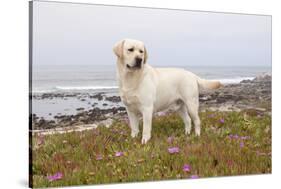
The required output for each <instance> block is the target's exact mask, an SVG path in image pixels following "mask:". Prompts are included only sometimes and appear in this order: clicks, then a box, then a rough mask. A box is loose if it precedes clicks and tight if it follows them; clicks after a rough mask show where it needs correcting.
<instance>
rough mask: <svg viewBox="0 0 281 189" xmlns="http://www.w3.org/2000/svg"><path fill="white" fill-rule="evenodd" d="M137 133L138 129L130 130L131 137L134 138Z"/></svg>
mask: <svg viewBox="0 0 281 189" xmlns="http://www.w3.org/2000/svg"><path fill="white" fill-rule="evenodd" d="M138 133H139V132H138V131H137V132H135V131H132V132H131V137H132V138H135V137H136V136H138Z"/></svg>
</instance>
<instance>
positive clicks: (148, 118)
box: [141, 107, 153, 144]
mask: <svg viewBox="0 0 281 189" xmlns="http://www.w3.org/2000/svg"><path fill="white" fill-rule="evenodd" d="M152 113H153V108H152V107H146V108H144V109H143V112H142V115H143V131H142V140H141V143H142V144H145V143H147V141H149V139H150V137H151V126H152Z"/></svg>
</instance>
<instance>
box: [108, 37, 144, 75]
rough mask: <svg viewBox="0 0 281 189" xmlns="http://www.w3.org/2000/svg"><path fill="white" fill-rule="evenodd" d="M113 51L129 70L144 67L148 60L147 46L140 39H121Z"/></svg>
mask: <svg viewBox="0 0 281 189" xmlns="http://www.w3.org/2000/svg"><path fill="white" fill-rule="evenodd" d="M113 51H114V53H115V54H116V56H117V58H118V59H119V60H120V61H118V62H119V63H120V64H122V66H125V67H126V69H127V70H129V71H134V70H139V69H142V68H143V65H144V64H145V63H146V60H147V52H146V49H145V46H144V44H143V42H141V41H138V40H133V39H124V40H121V41H119V42H117V43H116V44H115V45H114V47H113Z"/></svg>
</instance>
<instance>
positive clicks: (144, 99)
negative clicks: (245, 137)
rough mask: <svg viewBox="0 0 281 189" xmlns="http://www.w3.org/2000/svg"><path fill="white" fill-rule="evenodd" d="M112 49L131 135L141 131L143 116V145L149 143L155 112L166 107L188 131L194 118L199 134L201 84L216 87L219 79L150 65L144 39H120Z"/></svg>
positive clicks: (209, 87)
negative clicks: (181, 121)
mask: <svg viewBox="0 0 281 189" xmlns="http://www.w3.org/2000/svg"><path fill="white" fill-rule="evenodd" d="M113 51H114V53H115V54H116V56H117V79H118V85H119V93H120V96H121V99H122V102H123V103H124V104H125V106H126V110H127V113H128V117H129V121H130V126H131V136H132V137H135V136H137V134H138V132H139V118H140V116H142V117H143V132H142V144H145V143H147V141H148V140H149V139H150V137H151V126H152V125H151V124H152V116H153V114H154V113H156V112H159V111H165V110H173V111H177V112H178V113H179V115H180V116H181V118H182V119H183V121H184V124H185V133H186V134H187V133H188V134H190V131H191V119H192V121H193V124H194V126H195V134H196V135H197V136H200V119H199V116H198V108H199V87H201V88H208V89H216V88H219V87H220V86H221V83H220V82H219V81H208V80H205V79H201V78H199V77H198V76H196V75H195V74H193V73H191V72H189V71H186V70H184V69H177V68H153V67H152V66H150V65H149V64H147V50H146V48H145V46H144V44H143V42H141V41H138V40H133V39H124V40H121V41H119V42H117V43H116V44H115V46H114V48H113ZM190 117H191V119H190Z"/></svg>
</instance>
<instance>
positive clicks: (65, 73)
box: [32, 65, 271, 94]
mask: <svg viewBox="0 0 281 189" xmlns="http://www.w3.org/2000/svg"><path fill="white" fill-rule="evenodd" d="M167 67H175V66H172V65H171V66H167ZM182 68H185V69H187V70H189V71H191V72H193V73H195V74H197V75H199V76H200V77H202V78H205V79H212V80H219V81H221V82H222V83H224V84H231V83H239V82H240V81H242V80H244V79H253V78H254V77H256V76H258V75H260V74H262V73H265V72H271V68H270V67H207V66H204V67H199V66H197V67H196V66H186V67H182ZM117 89H118V87H117V82H116V66H115V65H104V66H102V65H99V66H96V65H93V66H91V65H83V66H82V65H81V66H77V65H76V66H74V65H67V66H66V65H65V66H62V65H59V66H58V65H53V66H50V65H49V66H45V65H44V66H34V67H33V73H32V93H33V94H37V93H52V92H82V93H83V92H98V91H103V92H104V91H111V92H112V91H117Z"/></svg>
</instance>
